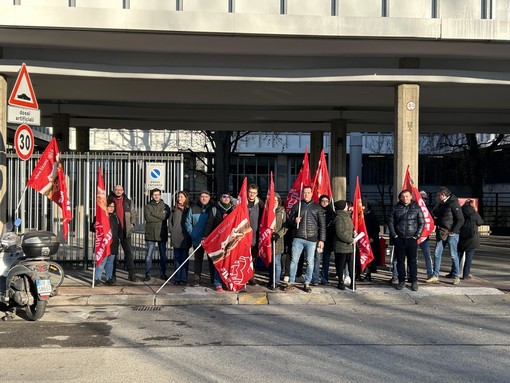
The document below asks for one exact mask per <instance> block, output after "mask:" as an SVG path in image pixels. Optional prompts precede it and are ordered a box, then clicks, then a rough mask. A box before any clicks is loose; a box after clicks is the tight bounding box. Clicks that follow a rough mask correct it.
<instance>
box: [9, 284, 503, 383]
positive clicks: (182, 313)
mask: <svg viewBox="0 0 510 383" xmlns="http://www.w3.org/2000/svg"><path fill="white" fill-rule="evenodd" d="M400 297H401V295H389V296H387V297H385V298H384V297H382V298H381V299H378V300H376V301H370V302H368V303H367V302H364V301H363V300H352V301H348V300H346V301H345V303H344V304H342V305H338V304H336V305H326V304H324V305H243V306H240V305H237V306H233V305H230V306H227V305H216V306H204V305H196V306H163V307H161V306H152V307H146V306H140V307H129V306H104V307H91V306H67V307H49V308H48V311H47V313H46V315H45V316H44V317H43V319H42V320H41V321H39V322H28V321H25V320H23V319H21V318H16V319H14V320H12V321H7V322H0V348H1V349H2V356H3V361H4V363H3V365H4V372H2V381H5V382H28V381H30V382H33V381H38V382H40V381H52V382H55V381H64V380H65V381H71V382H90V381H110V382H130V381H142V382H145V381H152V380H156V379H158V380H159V381H163V382H165V381H178V382H233V381H239V382H287V381H294V382H414V381H416V382H418V381H420V382H505V383H506V382H508V381H510V369H509V367H508V362H509V360H510V330H509V328H510V326H509V324H510V320H509V319H510V305H509V303H508V295H507V294H501V295H487V296H484V295H480V296H474V297H467V296H465V295H460V296H430V297H427V298H426V299H422V300H420V301H419V303H418V304H417V303H416V302H414V301H410V300H408V299H404V298H400Z"/></svg>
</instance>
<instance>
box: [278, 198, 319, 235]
mask: <svg viewBox="0 0 510 383" xmlns="http://www.w3.org/2000/svg"><path fill="white" fill-rule="evenodd" d="M299 205H301V214H300V216H301V223H300V224H299V227H297V225H296V217H297V216H298V212H299ZM287 222H288V224H289V226H290V227H292V228H293V237H294V238H301V239H305V240H307V241H313V242H317V241H323V242H324V241H326V216H325V214H324V209H323V208H322V207H321V206H320V205H319V204H318V203H315V202H314V201H309V202H305V201H304V200H302V201H301V202H300V203H297V204H295V205H294V206H292V210H291V211H290V214H289V219H288V221H287Z"/></svg>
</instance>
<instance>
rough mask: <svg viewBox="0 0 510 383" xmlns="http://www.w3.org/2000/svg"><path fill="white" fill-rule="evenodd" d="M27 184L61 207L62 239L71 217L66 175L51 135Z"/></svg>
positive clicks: (65, 236) (65, 235)
mask: <svg viewBox="0 0 510 383" xmlns="http://www.w3.org/2000/svg"><path fill="white" fill-rule="evenodd" d="M27 186H30V187H31V188H33V189H35V190H37V191H38V192H39V193H41V194H44V195H45V196H46V197H48V198H49V199H50V200H52V201H53V202H55V203H56V204H57V205H58V206H60V209H62V231H63V234H64V239H66V238H67V233H68V231H69V221H70V220H71V219H72V213H71V205H70V204H69V197H68V195H67V185H66V177H65V174H64V168H63V166H62V163H61V162H60V153H59V151H58V145H57V140H56V139H55V137H53V138H52V139H51V141H50V143H49V144H48V147H47V148H46V149H45V150H44V152H43V154H42V156H41V158H40V159H39V161H38V162H37V164H36V165H35V168H34V172H33V173H32V175H31V176H30V179H29V180H28V183H27Z"/></svg>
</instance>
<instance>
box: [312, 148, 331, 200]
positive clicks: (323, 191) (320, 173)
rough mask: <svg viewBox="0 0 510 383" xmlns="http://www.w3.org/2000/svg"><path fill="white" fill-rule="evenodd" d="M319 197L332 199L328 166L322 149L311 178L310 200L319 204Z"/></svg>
mask: <svg viewBox="0 0 510 383" xmlns="http://www.w3.org/2000/svg"><path fill="white" fill-rule="evenodd" d="M321 195H327V196H328V197H329V199H330V200H331V198H333V190H332V189H331V182H330V181H329V172H328V164H327V162H326V155H325V154H324V149H322V151H321V156H320V158H319V165H318V166H317V171H316V172H315V176H314V178H313V183H312V199H313V200H314V201H315V202H319V197H320V196H321Z"/></svg>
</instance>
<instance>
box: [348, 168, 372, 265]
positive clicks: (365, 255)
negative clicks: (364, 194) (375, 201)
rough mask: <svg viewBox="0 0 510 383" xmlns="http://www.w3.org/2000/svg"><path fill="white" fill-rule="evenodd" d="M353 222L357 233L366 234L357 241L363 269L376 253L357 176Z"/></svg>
mask: <svg viewBox="0 0 510 383" xmlns="http://www.w3.org/2000/svg"><path fill="white" fill-rule="evenodd" d="M352 222H353V225H354V231H355V232H356V233H355V234H356V235H359V234H361V233H363V234H364V235H363V236H362V237H361V238H360V240H359V241H358V242H357V246H358V251H359V259H360V265H361V271H362V272H363V271H364V270H365V267H366V266H367V265H368V264H369V263H370V262H372V260H373V259H374V253H373V252H372V247H371V246H370V238H369V237H368V232H367V227H366V225H365V217H364V215H363V203H362V201H361V190H360V186H359V178H358V177H356V189H355V191H354V200H353V210H352Z"/></svg>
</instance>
